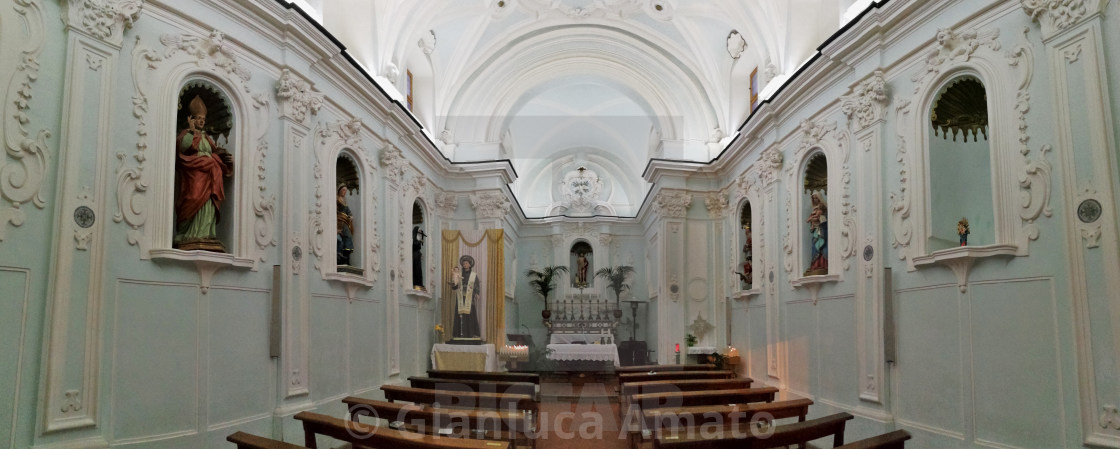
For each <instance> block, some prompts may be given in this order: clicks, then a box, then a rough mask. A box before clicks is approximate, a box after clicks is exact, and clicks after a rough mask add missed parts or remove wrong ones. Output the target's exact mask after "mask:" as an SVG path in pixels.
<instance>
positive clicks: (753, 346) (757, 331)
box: [739, 299, 766, 381]
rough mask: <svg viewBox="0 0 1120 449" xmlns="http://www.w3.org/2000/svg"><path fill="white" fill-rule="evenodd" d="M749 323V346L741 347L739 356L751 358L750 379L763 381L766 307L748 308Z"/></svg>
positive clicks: (764, 377) (764, 373)
mask: <svg viewBox="0 0 1120 449" xmlns="http://www.w3.org/2000/svg"><path fill="white" fill-rule="evenodd" d="M756 301H758V302H761V300H757V299H756ZM747 322H748V323H749V332H750V333H749V335H748V336H747V338H748V343H749V346H741V347H740V348H739V355H740V357H743V358H744V359H745V358H747V357H749V358H750V378H751V379H756V380H758V381H763V380H765V379H766V307H765V306H760V307H750V308H748V309H747Z"/></svg>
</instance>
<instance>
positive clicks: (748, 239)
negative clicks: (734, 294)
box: [737, 201, 754, 290]
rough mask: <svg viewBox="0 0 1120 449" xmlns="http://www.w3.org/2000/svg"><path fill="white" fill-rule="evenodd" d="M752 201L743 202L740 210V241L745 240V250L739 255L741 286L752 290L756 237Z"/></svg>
mask: <svg viewBox="0 0 1120 449" xmlns="http://www.w3.org/2000/svg"><path fill="white" fill-rule="evenodd" d="M751 234H752V229H751V202H750V201H747V202H745V203H743V209H742V210H740V211H739V241H740V242H743V252H742V254H740V255H739V267H737V268H739V269H740V270H741V271H738V272H737V274H738V275H739V288H741V289H743V290H750V289H751V287H753V286H754V237H753V236H752V235H751Z"/></svg>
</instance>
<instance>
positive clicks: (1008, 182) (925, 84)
mask: <svg viewBox="0 0 1120 449" xmlns="http://www.w3.org/2000/svg"><path fill="white" fill-rule="evenodd" d="M1027 32H1029V28H1028V29H1025V30H1024V35H1023V39H1022V42H1021V43H1019V44H1016V45H1015V46H1014V47H1013V48H1011V49H1010V50H1008V51H1006V52H1001V50H1002V45H1001V44H1000V42H999V41H998V40H997V38H998V37H999V35H1000V32H999V30H998V29H993V30H988V31H978V30H970V31H963V32H958V31H955V30H951V29H941V30H938V32H937V35H936V39H935V41H934V42H935V44H934V45H935V48H934V49H932V50H930V51H929V53H928V55H927V56H926V60H925V65H924V67H922V68H921V69H920V70H919V71H918V72H917V73H915V74H914V75H913V76H912V77H911V80H912V81H914V94H915V97H914V98H911V99H904V100H900V101H898V102H897V105H896V106H895V112H896V117H897V121H896V124H897V127H898V129H897V132H898V149H897V154H898V161H899V188H898V190H896V191H893V192H891V194H890V201H891V231H892V234H893V235H892V240H891V246H892V247H894V248H896V249H898V250H899V254H898V257H899V258H900V259H903V260H906V261H907V265H908V269H909V270H911V271H913V270H915V269H916V265H915V264H914V258H915V257H921V256H925V255H926V253H927V251H926V239H927V237H928V235H929V231H928V229H927V226H928V222H929V219H928V218H927V217H926V216H925V214H926V210H927V207H926V205H925V203H926V202H927V201H930V199H929V198H926V197H925V196H924V195H922V192H925V189H924V186H925V185H927V180H926V174H925V172H924V171H923V169H921V167H924V166H925V164H926V161H927V160H928V155H927V154H926V149H925V146H924V145H922V139H924V138H926V136H927V133H928V132H929V131H928V129H927V128H929V123H928V121H927V119H928V114H927V113H926V111H923V110H921V109H920V108H925V107H927V105H928V104H929V102H930V101H932V100H931V98H933V96H934V95H935V94H936V91H937V89H938V87H939V86H940V85H941V84H942V82H943V81H944V80H945V79H948V78H950V77H951V76H947V75H945V74H956V73H976V74H978V75H979V77H980V79H981V81H982V82H985V86H986V88H987V95H988V98H989V105H990V106H989V111H988V114H989V118H990V136H991V139H990V146H991V150H990V151H991V158H992V181H993V183H992V185H993V187H994V188H995V189H996V190H995V191H993V198H992V204H993V209H994V212H995V217H996V240H997V241H996V244H999V245H1005V246H1006V245H1013V246H1014V252H1015V254H1016V255H1019V256H1025V255H1027V254H1028V249H1029V244H1030V241H1032V240H1037V239H1038V238H1039V234H1040V228H1039V226H1038V224H1037V223H1036V221H1037V220H1038V219H1039V218H1041V217H1043V216H1045V217H1049V216H1051V215H1053V210H1052V209H1051V206H1050V194H1051V189H1052V187H1051V185H1052V183H1053V182H1052V181H1053V180H1052V177H1051V171H1052V166H1051V164H1050V162H1049V161H1048V160H1047V159H1046V154H1047V153H1048V152H1050V151H1051V147H1050V146H1049V145H1043V146H1041V147H1040V148H1039V150H1038V154H1037V156H1032V154H1031V153H1032V150H1031V147H1030V134H1029V132H1028V124H1027V114H1028V112H1029V111H1030V90H1029V88H1030V83H1031V79H1032V75H1033V67H1034V54H1033V51H1032V50H1031V45H1030V43H1029V41H1028V40H1027V37H1026V33H1027ZM997 80H998V81H1007V82H997ZM1016 150H1017V151H1016Z"/></svg>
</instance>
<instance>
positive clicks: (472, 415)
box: [342, 396, 531, 433]
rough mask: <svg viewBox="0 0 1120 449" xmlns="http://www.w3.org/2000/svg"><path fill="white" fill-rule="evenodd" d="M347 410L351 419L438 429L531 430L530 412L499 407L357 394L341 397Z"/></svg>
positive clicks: (434, 430)
mask: <svg viewBox="0 0 1120 449" xmlns="http://www.w3.org/2000/svg"><path fill="white" fill-rule="evenodd" d="M342 402H343V403H344V404H346V406H347V409H348V410H349V411H350V420H351V421H358V420H359V419H358V418H359V417H361V416H370V417H374V418H378V419H384V420H386V421H389V422H390V423H392V422H405V423H410V424H423V425H424V426H425V428H426V429H431V430H432V431H433V432H437V433H438V429H443V428H448V427H451V426H461V427H463V425H465V427H466V428H468V429H471V430H485V431H492V432H515V433H518V432H520V433H524V432H528V431H530V430H531V428H530V421H529V416H528V415H527V414H525V413H521V412H504V411H499V410H468V409H441V408H432V407H425V406H421V405H416V404H397V403H392V402H385V401H378V400H374V399H365V398H358V397H353V396H350V397H346V398H343V399H342Z"/></svg>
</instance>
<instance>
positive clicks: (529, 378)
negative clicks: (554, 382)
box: [428, 370, 541, 385]
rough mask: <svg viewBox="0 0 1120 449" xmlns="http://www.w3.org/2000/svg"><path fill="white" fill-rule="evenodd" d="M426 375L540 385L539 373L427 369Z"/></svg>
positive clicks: (440, 377)
mask: <svg viewBox="0 0 1120 449" xmlns="http://www.w3.org/2000/svg"><path fill="white" fill-rule="evenodd" d="M428 377H433V378H436V379H464V380H491V381H498V382H529V383H532V384H536V385H540V384H541V376H540V374H534V373H487V372H480V371H443V370H428Z"/></svg>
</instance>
